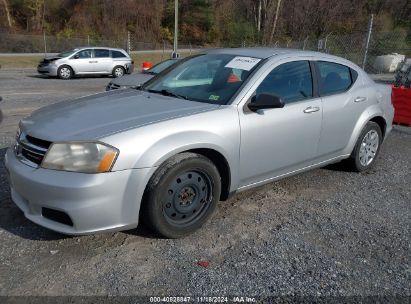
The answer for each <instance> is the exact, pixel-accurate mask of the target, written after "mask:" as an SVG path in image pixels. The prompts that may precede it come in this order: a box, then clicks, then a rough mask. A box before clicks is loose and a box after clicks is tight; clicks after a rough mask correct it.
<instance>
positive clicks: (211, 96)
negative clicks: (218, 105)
mask: <svg viewBox="0 0 411 304" xmlns="http://www.w3.org/2000/svg"><path fill="white" fill-rule="evenodd" d="M208 99H209V100H214V101H217V100H219V99H220V96H218V95H210V97H208Z"/></svg>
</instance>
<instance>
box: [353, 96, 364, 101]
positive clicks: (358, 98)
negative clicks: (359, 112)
mask: <svg viewBox="0 0 411 304" xmlns="http://www.w3.org/2000/svg"><path fill="white" fill-rule="evenodd" d="M366 100H367V97H360V96H358V97H357V98H355V99H354V102H363V101H366Z"/></svg>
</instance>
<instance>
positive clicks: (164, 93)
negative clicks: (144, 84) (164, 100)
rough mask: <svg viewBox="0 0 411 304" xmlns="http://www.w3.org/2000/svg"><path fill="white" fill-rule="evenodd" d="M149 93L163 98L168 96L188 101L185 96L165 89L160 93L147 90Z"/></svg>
mask: <svg viewBox="0 0 411 304" xmlns="http://www.w3.org/2000/svg"><path fill="white" fill-rule="evenodd" d="M147 91H148V92H150V93H156V94H161V95H164V96H169V97H175V98H180V99H186V100H187V99H188V98H187V96H183V95H179V94H176V93H173V92H170V91H167V90H165V89H163V90H161V91H157V90H147Z"/></svg>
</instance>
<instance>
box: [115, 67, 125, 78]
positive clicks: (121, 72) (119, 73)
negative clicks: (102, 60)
mask: <svg viewBox="0 0 411 304" xmlns="http://www.w3.org/2000/svg"><path fill="white" fill-rule="evenodd" d="M125 73H126V70H125V69H124V68H123V67H122V66H116V67H114V69H113V73H112V74H113V77H116V78H117V77H121V76H123V75H124V74H125Z"/></svg>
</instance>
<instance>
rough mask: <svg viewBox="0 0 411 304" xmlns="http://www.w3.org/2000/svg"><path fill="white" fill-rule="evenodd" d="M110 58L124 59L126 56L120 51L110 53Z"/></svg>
mask: <svg viewBox="0 0 411 304" xmlns="http://www.w3.org/2000/svg"><path fill="white" fill-rule="evenodd" d="M111 57H113V58H126V57H127V56H126V55H124V54H123V53H122V52H120V51H111Z"/></svg>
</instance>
